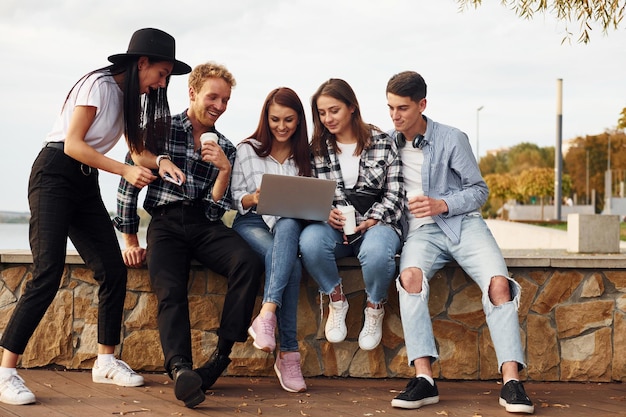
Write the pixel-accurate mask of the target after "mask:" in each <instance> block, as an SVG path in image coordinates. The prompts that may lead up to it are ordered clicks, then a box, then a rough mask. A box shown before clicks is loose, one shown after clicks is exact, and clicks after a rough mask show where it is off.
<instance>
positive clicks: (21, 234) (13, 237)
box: [0, 223, 146, 250]
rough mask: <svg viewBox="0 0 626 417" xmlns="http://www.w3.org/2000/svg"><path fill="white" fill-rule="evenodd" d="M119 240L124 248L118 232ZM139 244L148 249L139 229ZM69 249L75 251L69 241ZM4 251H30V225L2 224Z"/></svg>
mask: <svg viewBox="0 0 626 417" xmlns="http://www.w3.org/2000/svg"><path fill="white" fill-rule="evenodd" d="M116 233H117V238H118V240H119V242H120V247H121V248H124V240H123V238H122V234H121V233H119V232H117V231H116ZM139 242H140V244H141V245H142V246H143V247H144V248H145V247H146V230H145V229H139ZM67 248H68V249H72V250H73V249H74V245H72V242H71V241H70V240H69V239H68V240H67ZM2 249H27V250H30V245H29V244H28V223H0V250H2Z"/></svg>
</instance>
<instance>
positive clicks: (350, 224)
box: [337, 206, 356, 236]
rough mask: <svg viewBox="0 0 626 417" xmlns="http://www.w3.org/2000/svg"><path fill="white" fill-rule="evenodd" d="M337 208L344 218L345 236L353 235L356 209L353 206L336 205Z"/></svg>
mask: <svg viewBox="0 0 626 417" xmlns="http://www.w3.org/2000/svg"><path fill="white" fill-rule="evenodd" d="M337 208H338V209H339V210H340V211H341V214H342V215H343V216H344V217H345V218H346V220H345V221H344V224H343V232H344V233H345V234H346V236H349V235H353V234H354V229H355V228H356V210H355V209H354V207H353V206H338V207H337Z"/></svg>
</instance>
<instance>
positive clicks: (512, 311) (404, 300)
mask: <svg viewBox="0 0 626 417" xmlns="http://www.w3.org/2000/svg"><path fill="white" fill-rule="evenodd" d="M452 260H454V261H456V262H457V263H458V264H459V266H460V267H461V268H463V270H464V271H465V272H466V273H467V275H469V276H470V278H471V279H472V280H473V281H474V282H476V284H478V286H479V287H480V289H481V291H482V294H483V295H482V304H483V311H484V312H485V316H486V319H487V326H488V327H489V332H490V333H491V339H492V341H493V345H494V347H495V350H496V357H497V358H498V370H500V369H501V368H502V364H503V363H504V362H509V361H514V362H517V363H518V364H520V365H522V366H525V363H524V353H523V351H522V343H521V339H520V329H519V319H518V317H517V309H518V307H519V300H520V292H521V288H520V285H519V284H518V283H517V282H515V281H514V280H512V279H511V278H510V277H509V275H508V269H507V267H506V263H505V262H504V258H503V256H502V253H501V252H500V248H499V247H498V244H497V243H496V240H495V239H494V237H493V235H492V234H491V231H490V230H489V228H488V227H487V224H486V223H485V221H484V220H483V218H482V217H481V216H480V215H479V214H471V215H467V216H465V217H464V218H463V223H462V226H461V241H460V242H459V243H458V244H454V243H453V242H452V241H451V240H450V239H448V238H447V237H446V235H445V234H444V232H443V231H442V230H441V229H440V228H439V226H437V224H436V223H432V224H425V225H423V226H422V227H420V228H419V229H417V230H415V231H413V232H412V233H409V235H408V236H407V239H406V242H405V244H404V248H403V249H402V255H401V257H400V271H403V270H405V269H406V268H409V267H416V268H419V269H421V270H422V273H423V276H424V278H425V279H424V280H423V282H422V292H420V293H417V294H412V293H408V292H407V291H405V289H404V288H403V287H402V285H401V283H400V280H399V279H398V280H397V281H396V287H397V289H398V293H399V300H400V316H401V318H402V328H403V330H404V340H405V344H406V350H407V356H408V359H409V365H411V364H412V363H413V361H414V360H415V359H417V358H423V357H430V358H432V360H435V359H436V358H437V357H438V354H437V348H436V346H435V337H434V335H433V327H432V322H431V319H430V314H429V311H428V296H429V293H430V286H429V283H428V282H429V280H430V279H431V278H432V277H433V275H435V273H436V272H437V271H438V270H440V269H441V268H443V267H444V265H445V264H446V263H448V262H450V261H452ZM497 275H501V276H504V277H506V278H507V279H508V280H509V286H510V289H511V297H512V301H509V302H507V303H504V304H502V305H499V306H495V305H493V304H492V303H491V300H490V299H489V285H490V283H491V278H493V277H495V276H497Z"/></svg>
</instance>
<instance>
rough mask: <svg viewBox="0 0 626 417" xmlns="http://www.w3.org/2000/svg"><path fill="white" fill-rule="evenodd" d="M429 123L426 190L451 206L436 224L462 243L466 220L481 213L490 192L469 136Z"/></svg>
mask: <svg viewBox="0 0 626 417" xmlns="http://www.w3.org/2000/svg"><path fill="white" fill-rule="evenodd" d="M426 123H427V127H426V134H425V135H424V141H425V142H426V144H425V145H424V147H423V148H422V150H423V151H424V164H423V165H422V186H423V187H424V190H425V191H426V190H427V191H426V192H425V194H426V195H427V196H429V197H432V198H437V199H442V200H444V201H445V202H446V204H447V205H448V212H447V213H442V214H439V215H437V216H433V220H434V221H435V222H436V223H437V224H438V225H439V227H440V228H441V230H443V232H444V233H445V234H446V236H448V238H450V239H451V240H452V241H453V242H454V243H458V242H459V241H460V239H461V221H462V220H463V217H464V216H465V215H467V214H469V213H480V208H481V207H482V205H483V204H485V202H486V201H487V197H488V196H489V188H488V187H487V184H486V183H485V180H484V179H483V177H482V175H481V174H480V169H479V168H478V164H477V162H476V158H475V157H474V154H473V152H472V147H471V146H470V143H469V139H468V138H467V135H466V134H465V133H463V132H461V131H460V130H459V129H457V128H454V127H451V126H446V125H443V124H440V123H437V122H435V121H433V120H431V119H429V118H426ZM397 133H398V132H397V131H395V130H394V131H392V134H391V136H392V137H394V138H396V140H397V139H398V134H397ZM399 146H402V144H400V143H399ZM405 146H411V143H409V142H407V144H406V145H405ZM405 201H406V200H405ZM406 212H407V211H406V210H405V213H406Z"/></svg>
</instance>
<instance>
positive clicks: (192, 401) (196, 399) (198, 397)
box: [172, 362, 205, 408]
mask: <svg viewBox="0 0 626 417" xmlns="http://www.w3.org/2000/svg"><path fill="white" fill-rule="evenodd" d="M172 378H174V395H175V396H176V398H177V399H179V400H181V401H183V402H184V403H185V407H187V408H194V407H195V406H196V405H198V404H200V403H201V402H202V401H204V398H205V395H204V391H202V389H201V388H200V387H201V386H202V378H200V376H199V375H198V374H197V373H195V372H194V371H192V370H191V364H190V363H184V362H177V363H175V364H174V365H172Z"/></svg>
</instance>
